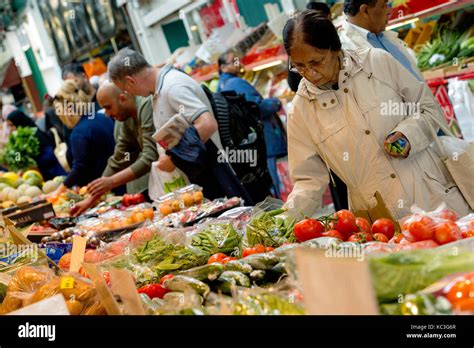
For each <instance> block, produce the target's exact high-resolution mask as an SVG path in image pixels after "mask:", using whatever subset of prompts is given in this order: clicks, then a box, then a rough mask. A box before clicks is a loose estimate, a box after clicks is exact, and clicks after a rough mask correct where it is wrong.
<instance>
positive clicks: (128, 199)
mask: <svg viewBox="0 0 474 348" xmlns="http://www.w3.org/2000/svg"><path fill="white" fill-rule="evenodd" d="M122 204H123V205H124V206H126V207H129V206H131V205H132V204H133V197H132V195H129V194H125V195H123V197H122Z"/></svg>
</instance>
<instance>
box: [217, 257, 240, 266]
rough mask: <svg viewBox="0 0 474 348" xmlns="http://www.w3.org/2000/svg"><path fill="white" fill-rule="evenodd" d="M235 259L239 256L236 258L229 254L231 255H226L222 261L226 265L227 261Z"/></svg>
mask: <svg viewBox="0 0 474 348" xmlns="http://www.w3.org/2000/svg"><path fill="white" fill-rule="evenodd" d="M234 260H237V258H236V257H230V256H229V257H224V258H223V259H222V260H221V263H222V264H223V265H225V264H226V263H227V262H229V261H234Z"/></svg>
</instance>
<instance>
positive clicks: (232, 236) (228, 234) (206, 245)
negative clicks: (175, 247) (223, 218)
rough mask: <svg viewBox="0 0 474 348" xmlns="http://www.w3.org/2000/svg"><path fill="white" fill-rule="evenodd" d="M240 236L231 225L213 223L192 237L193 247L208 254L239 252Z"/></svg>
mask: <svg viewBox="0 0 474 348" xmlns="http://www.w3.org/2000/svg"><path fill="white" fill-rule="evenodd" d="M239 243H240V235H239V234H238V233H237V231H236V230H235V228H234V227H233V226H232V224H230V223H212V224H209V225H207V226H206V227H205V228H203V229H202V230H201V231H200V232H198V233H196V234H195V235H193V236H192V239H191V246H192V247H193V248H196V249H199V250H200V251H202V252H204V253H207V254H215V253H224V254H230V253H232V252H235V251H236V249H237V250H238V246H239Z"/></svg>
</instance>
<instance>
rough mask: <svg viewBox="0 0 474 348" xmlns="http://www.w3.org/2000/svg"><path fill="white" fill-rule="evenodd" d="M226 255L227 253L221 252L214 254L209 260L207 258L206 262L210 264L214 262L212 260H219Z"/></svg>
mask: <svg viewBox="0 0 474 348" xmlns="http://www.w3.org/2000/svg"><path fill="white" fill-rule="evenodd" d="M226 257H227V255H226V254H223V253H217V254H214V255H212V256H211V257H210V258H209V260H207V264H211V263H214V262H221V261H222V260H223V259H225V258H226Z"/></svg>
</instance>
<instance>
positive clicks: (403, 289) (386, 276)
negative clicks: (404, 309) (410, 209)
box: [368, 238, 474, 302]
mask: <svg viewBox="0 0 474 348" xmlns="http://www.w3.org/2000/svg"><path fill="white" fill-rule="evenodd" d="M368 261H369V266H370V270H371V274H372V281H373V285H374V288H375V292H376V294H377V298H378V299H379V301H381V302H389V301H393V300H396V299H397V298H399V296H400V295H404V294H410V293H415V292H417V291H419V290H421V289H423V288H425V287H426V286H428V285H430V284H432V283H434V282H435V281H437V280H439V279H441V278H443V277H445V276H448V275H450V274H453V273H457V272H470V271H474V239H473V238H469V239H464V240H460V241H457V242H454V243H450V244H448V245H445V246H441V247H437V248H434V249H419V250H409V251H401V252H398V253H389V254H385V253H383V254H381V253H374V254H370V255H368Z"/></svg>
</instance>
